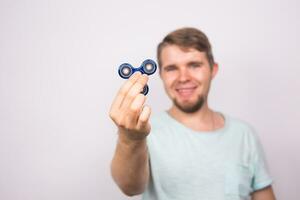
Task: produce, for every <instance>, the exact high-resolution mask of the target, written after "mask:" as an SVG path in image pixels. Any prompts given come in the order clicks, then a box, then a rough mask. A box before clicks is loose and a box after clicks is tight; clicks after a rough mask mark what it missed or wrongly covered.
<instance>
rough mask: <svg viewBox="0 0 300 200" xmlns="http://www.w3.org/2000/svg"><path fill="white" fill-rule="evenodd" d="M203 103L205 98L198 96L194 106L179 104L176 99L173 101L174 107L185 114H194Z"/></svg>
mask: <svg viewBox="0 0 300 200" xmlns="http://www.w3.org/2000/svg"><path fill="white" fill-rule="evenodd" d="M204 102H205V98H204V97H203V96H199V97H198V100H197V102H195V103H194V104H188V105H184V104H180V103H179V102H178V101H177V100H176V99H173V103H174V105H175V106H176V107H177V108H178V109H179V110H181V111H182V112H185V113H195V112H197V111H198V110H200V109H201V108H202V106H203V104H204Z"/></svg>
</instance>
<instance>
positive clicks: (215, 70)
mask: <svg viewBox="0 0 300 200" xmlns="http://www.w3.org/2000/svg"><path fill="white" fill-rule="evenodd" d="M218 71H219V65H218V63H214V65H213V67H212V75H211V78H212V79H213V78H214V77H215V76H216V75H217V73H218Z"/></svg>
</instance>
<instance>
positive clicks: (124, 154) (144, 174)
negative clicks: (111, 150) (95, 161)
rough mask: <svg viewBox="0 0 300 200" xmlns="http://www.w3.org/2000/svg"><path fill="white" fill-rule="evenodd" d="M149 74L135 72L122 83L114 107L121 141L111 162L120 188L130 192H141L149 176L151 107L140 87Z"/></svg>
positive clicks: (119, 140) (131, 194) (112, 170)
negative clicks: (147, 140) (147, 141)
mask: <svg viewBox="0 0 300 200" xmlns="http://www.w3.org/2000/svg"><path fill="white" fill-rule="evenodd" d="M147 79H148V78H147V76H145V75H141V74H140V73H135V74H134V75H132V76H131V77H130V79H129V80H128V81H126V82H125V84H124V85H123V86H122V87H121V89H120V91H119V93H118V94H117V96H116V98H115V100H114V102H113V104H112V107H111V109H110V117H111V119H112V120H113V121H114V122H115V124H116V125H117V127H118V134H119V135H118V142H117V146H116V150H115V154H114V156H113V159H112V162H111V174H112V177H113V179H114V181H115V182H116V183H117V185H118V186H119V187H120V189H121V190H122V191H123V192H124V193H125V194H126V195H129V196H133V195H137V194H141V193H142V192H143V191H144V190H145V188H146V185H147V183H148V180H149V163H148V151H147V145H146V137H147V135H148V134H149V133H150V124H149V117H150V113H151V111H150V108H149V107H147V106H144V102H145V100H146V97H145V96H144V95H143V94H140V91H141V90H142V88H143V87H144V85H145V84H146V82H147Z"/></svg>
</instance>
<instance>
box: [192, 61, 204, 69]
mask: <svg viewBox="0 0 300 200" xmlns="http://www.w3.org/2000/svg"><path fill="white" fill-rule="evenodd" d="M189 66H190V67H191V68H198V67H201V66H202V63H199V62H193V63H190V65H189Z"/></svg>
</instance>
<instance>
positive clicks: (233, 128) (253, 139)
mask: <svg viewBox="0 0 300 200" xmlns="http://www.w3.org/2000/svg"><path fill="white" fill-rule="evenodd" d="M226 120H228V135H230V136H231V137H232V138H234V139H233V140H236V141H237V140H238V141H240V142H243V143H244V145H246V146H248V147H251V146H252V147H253V146H256V144H257V143H258V140H259V139H258V134H257V131H256V130H255V128H254V127H253V126H252V124H250V123H248V122H246V121H244V120H242V119H239V118H235V117H231V116H227V115H226Z"/></svg>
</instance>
